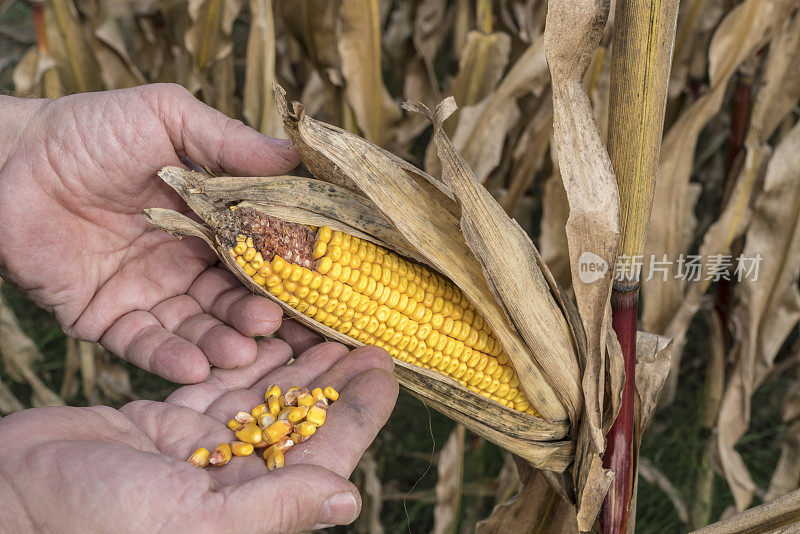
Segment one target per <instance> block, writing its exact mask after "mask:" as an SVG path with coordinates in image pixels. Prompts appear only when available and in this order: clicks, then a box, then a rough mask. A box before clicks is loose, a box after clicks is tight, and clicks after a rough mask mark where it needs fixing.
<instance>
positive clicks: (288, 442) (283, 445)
mask: <svg viewBox="0 0 800 534" xmlns="http://www.w3.org/2000/svg"><path fill="white" fill-rule="evenodd" d="M294 443H295V442H294V440H292V438H291V436H283V437H282V438H281V439H279V440H278V441H276V442H275V443H273V444H272V445H270V446H269V448H268V449H267V450H265V451H264V454H265V455H269V454H271V453H273V452H275V451H279V452H286V451H288V450H289V449H291V448H292V447H294Z"/></svg>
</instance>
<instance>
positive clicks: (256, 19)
mask: <svg viewBox="0 0 800 534" xmlns="http://www.w3.org/2000/svg"><path fill="white" fill-rule="evenodd" d="M274 80H275V22H274V18H273V14H272V0H250V33H249V35H248V37H247V68H246V69H245V81H244V90H243V91H244V104H243V109H242V114H243V115H244V118H245V120H246V121H247V122H248V123H249V124H250V126H252V127H253V128H255V129H257V130H258V131H260V132H261V133H263V134H266V135H268V136H270V137H285V135H286V134H285V133H284V132H283V126H282V125H281V121H280V117H278V114H277V113H276V112H275V109H274V106H273V105H272V82H273V81H274Z"/></svg>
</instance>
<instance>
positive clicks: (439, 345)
mask: <svg viewBox="0 0 800 534" xmlns="http://www.w3.org/2000/svg"><path fill="white" fill-rule="evenodd" d="M235 213H236V217H235V218H233V217H232V218H231V220H232V221H233V224H231V225H230V231H229V232H228V234H227V235H226V236H224V237H225V238H227V240H228V252H229V253H230V255H231V257H232V258H233V259H234V261H236V263H237V264H238V265H239V266H240V267H241V268H242V270H243V271H244V272H245V273H246V274H247V275H248V276H249V277H250V278H251V279H252V281H253V282H255V283H256V284H258V285H260V286H262V287H263V288H265V289H266V290H267V291H269V292H270V293H271V294H272V295H274V296H275V297H277V298H278V299H279V300H281V301H282V302H284V303H285V304H286V305H288V306H290V307H292V308H294V309H295V310H297V311H298V312H300V313H302V314H304V315H306V316H307V317H311V318H313V319H314V320H316V321H318V322H320V323H322V324H324V325H326V326H328V327H330V328H333V329H334V330H336V331H338V332H340V333H342V334H345V335H347V336H348V337H350V338H352V339H354V340H357V341H359V342H361V343H365V344H370V345H377V346H379V347H383V348H385V349H386V350H387V351H388V352H389V354H391V355H392V356H393V357H394V358H397V359H398V360H400V361H402V362H407V363H411V364H414V365H418V366H420V367H423V368H426V369H431V370H434V371H438V372H440V373H442V374H444V375H446V376H448V377H450V378H452V379H454V380H456V381H457V382H459V383H460V384H461V385H462V386H464V387H466V388H468V389H470V390H472V391H473V392H475V393H478V394H480V395H483V396H485V397H487V398H490V399H491V400H493V401H495V402H498V403H500V404H502V405H503V406H507V407H509V408H512V409H514V410H517V411H520V412H524V413H527V414H531V415H533V414H535V412H534V410H533V409H532V408H531V405H530V402H529V401H528V399H527V398H526V396H525V394H524V393H523V392H522V390H521V388H520V387H519V379H518V378H517V375H516V372H515V371H514V368H513V367H512V366H511V364H510V362H509V360H508V357H507V356H506V355H505V353H504V352H503V349H502V347H501V346H500V344H499V343H498V342H497V340H496V339H495V337H494V335H493V334H492V331H491V329H490V328H489V326H488V325H487V324H486V323H485V321H484V320H483V318H482V317H481V316H480V314H479V313H477V311H476V310H475V308H474V307H473V306H472V304H471V303H470V302H469V301H468V300H467V299H466V298H465V297H464V296H463V295H462V293H461V291H460V290H459V289H458V288H457V287H455V286H454V285H453V284H452V282H450V281H449V280H447V279H445V278H444V277H442V276H440V275H439V274H437V273H435V272H434V271H432V270H431V269H429V268H427V267H425V266H423V265H420V264H418V263H416V262H413V261H409V260H406V259H404V258H401V257H400V256H398V255H396V254H394V253H393V252H390V251H388V250H386V249H385V248H383V247H381V246H378V245H375V244H373V243H371V242H369V241H366V240H363V239H360V238H358V237H355V236H351V235H348V234H346V233H343V232H339V231H335V230H331V229H330V228H329V227H325V226H323V227H320V228H313V227H307V226H302V225H292V224H289V223H285V222H282V221H278V220H277V219H275V218H273V217H270V216H268V215H264V214H261V213H259V212H258V211H256V210H255V209H252V208H238V209H237V210H235ZM323 394H324V393H323ZM295 397H296V395H294V394H293V392H288V391H287V393H286V399H287V403H288V402H289V399H290V398H291V400H292V403H293V404H294V403H295ZM306 401H307V402H306ZM297 402H300V403H301V404H304V405H307V406H310V405H311V404H313V403H314V402H315V399H314V397H313V395H309V394H305V395H303V396H302V397H301V398H299V399H297ZM310 417H312V416H310Z"/></svg>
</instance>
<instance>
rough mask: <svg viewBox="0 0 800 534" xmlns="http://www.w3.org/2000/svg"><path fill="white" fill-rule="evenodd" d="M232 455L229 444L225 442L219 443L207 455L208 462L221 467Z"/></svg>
mask: <svg viewBox="0 0 800 534" xmlns="http://www.w3.org/2000/svg"><path fill="white" fill-rule="evenodd" d="M232 455H233V453H232V452H231V446H230V445H228V444H227V443H220V444H219V445H217V446H216V447H215V448H214V450H213V451H211V454H210V455H209V457H208V463H209V464H211V465H213V466H216V467H222V466H223V465H225V464H227V463H228V462H230V461H231V456H232Z"/></svg>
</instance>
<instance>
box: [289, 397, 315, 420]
mask: <svg viewBox="0 0 800 534" xmlns="http://www.w3.org/2000/svg"><path fill="white" fill-rule="evenodd" d="M310 396H311V395H309V397H310ZM306 415H308V406H305V405H303V406H298V407H297V408H292V409H291V410H290V411H289V413H288V414H287V416H286V419H287V420H288V421H289V422H290V423H292V424H294V423H299V422H300V421H302V420H303V419H305V418H306Z"/></svg>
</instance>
